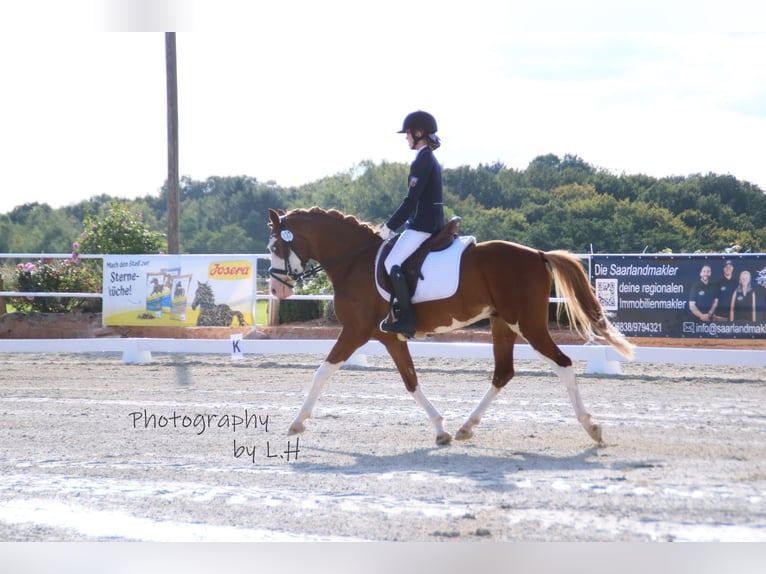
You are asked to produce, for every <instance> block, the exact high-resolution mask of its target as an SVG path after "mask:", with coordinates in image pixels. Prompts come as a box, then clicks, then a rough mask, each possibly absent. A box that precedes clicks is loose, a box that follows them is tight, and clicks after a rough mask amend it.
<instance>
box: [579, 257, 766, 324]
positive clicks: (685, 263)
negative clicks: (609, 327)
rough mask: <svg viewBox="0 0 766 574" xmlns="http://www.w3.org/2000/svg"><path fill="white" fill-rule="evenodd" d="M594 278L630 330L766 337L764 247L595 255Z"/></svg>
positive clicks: (606, 303)
mask: <svg viewBox="0 0 766 574" xmlns="http://www.w3.org/2000/svg"><path fill="white" fill-rule="evenodd" d="M591 281H592V282H593V286H594V288H595V290H596V296H597V298H598V300H599V302H600V303H601V305H602V306H603V307H604V309H605V310H606V311H607V312H608V313H610V316H611V320H612V322H613V323H614V325H615V327H617V329H619V330H620V331H621V332H622V333H623V334H624V335H626V336H628V337H673V338H699V339H764V338H766V254H762V253H761V254H714V255H713V254H704V255H698V254H694V255H665V254H662V255H660V254H657V255H592V256H591Z"/></svg>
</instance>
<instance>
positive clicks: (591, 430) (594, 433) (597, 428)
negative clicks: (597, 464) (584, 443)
mask: <svg viewBox="0 0 766 574" xmlns="http://www.w3.org/2000/svg"><path fill="white" fill-rule="evenodd" d="M586 430H587V431H588V434H589V435H590V438H592V439H593V440H594V441H596V442H597V443H598V444H604V441H603V440H602V438H601V425H595V424H594V425H590V427H588V428H587V429H586Z"/></svg>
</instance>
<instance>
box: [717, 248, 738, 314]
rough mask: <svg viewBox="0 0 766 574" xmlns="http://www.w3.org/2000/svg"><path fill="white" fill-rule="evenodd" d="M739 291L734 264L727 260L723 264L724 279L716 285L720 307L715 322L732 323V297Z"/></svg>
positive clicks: (718, 306)
mask: <svg viewBox="0 0 766 574" xmlns="http://www.w3.org/2000/svg"><path fill="white" fill-rule="evenodd" d="M736 290H737V278H736V277H735V276H734V263H733V262H732V260H731V259H727V260H726V261H724V264H723V277H721V279H719V280H718V282H717V283H716V293H717V298H718V305H717V306H716V308H715V314H714V316H713V320H714V321H731V318H730V310H731V296H732V294H733V293H734V291H736Z"/></svg>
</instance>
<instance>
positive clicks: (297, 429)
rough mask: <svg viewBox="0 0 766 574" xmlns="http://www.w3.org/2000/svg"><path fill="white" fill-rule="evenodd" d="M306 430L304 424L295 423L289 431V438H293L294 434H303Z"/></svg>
mask: <svg viewBox="0 0 766 574" xmlns="http://www.w3.org/2000/svg"><path fill="white" fill-rule="evenodd" d="M305 430H306V425H304V424H303V423H293V424H291V425H290V428H289V429H287V436H293V435H294V434H301V433H302V432H303V431H305Z"/></svg>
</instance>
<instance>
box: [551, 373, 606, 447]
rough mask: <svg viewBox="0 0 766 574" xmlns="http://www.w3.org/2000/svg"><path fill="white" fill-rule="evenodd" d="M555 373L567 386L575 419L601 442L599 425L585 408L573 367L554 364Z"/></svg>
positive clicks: (593, 437)
mask: <svg viewBox="0 0 766 574" xmlns="http://www.w3.org/2000/svg"><path fill="white" fill-rule="evenodd" d="M555 369H556V374H557V375H558V376H559V379H561V380H562V381H563V382H564V384H566V386H567V392H568V393H569V400H570V401H571V402H572V406H573V407H574V411H575V415H576V416H577V420H578V421H580V424H581V425H582V427H583V428H584V429H585V431H586V432H587V433H588V434H589V435H590V437H591V438H592V439H593V440H595V441H596V442H599V443H600V442H602V440H601V427H600V426H599V425H597V424H595V423H594V422H593V420H592V419H591V416H590V414H589V413H588V411H587V410H586V409H585V405H584V404H583V402H582V397H581V396H580V388H579V387H578V386H577V380H576V379H575V372H574V367H571V366H570V367H559V366H558V365H556V366H555Z"/></svg>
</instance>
